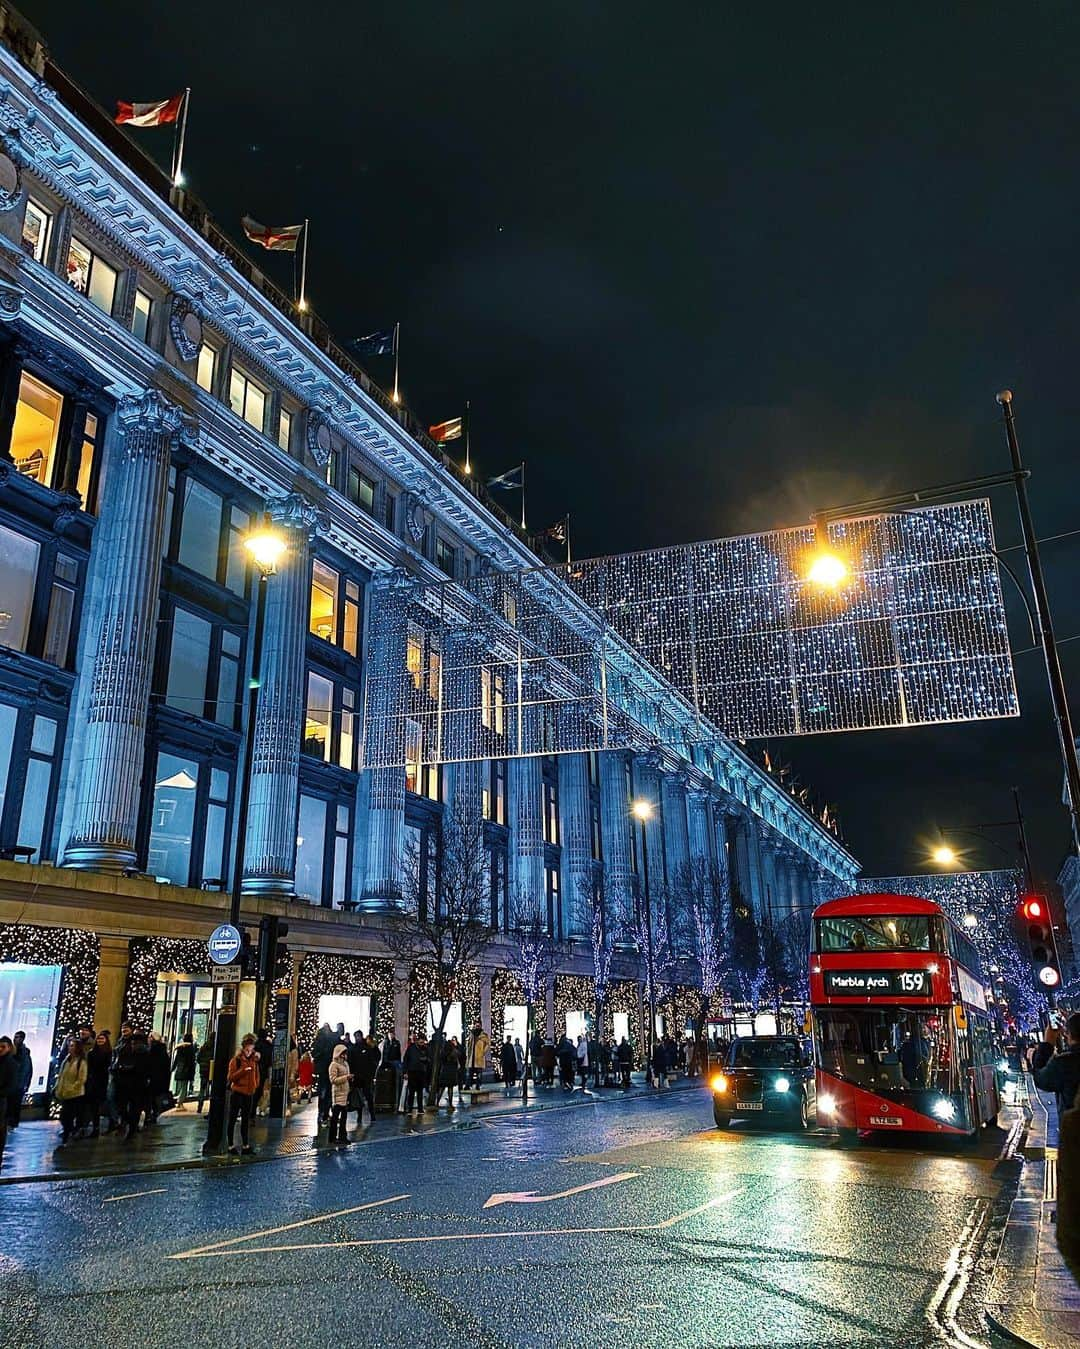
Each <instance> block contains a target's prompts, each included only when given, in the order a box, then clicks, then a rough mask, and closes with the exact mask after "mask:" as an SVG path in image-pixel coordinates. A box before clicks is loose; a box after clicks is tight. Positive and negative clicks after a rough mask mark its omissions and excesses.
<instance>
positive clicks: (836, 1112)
mask: <svg viewBox="0 0 1080 1349" xmlns="http://www.w3.org/2000/svg"><path fill="white" fill-rule="evenodd" d="M811 950H812V954H811V957H810V1003H811V1009H812V1016H813V1023H814V1053H815V1057H816V1063H817V1109H818V1123H819V1124H821V1125H824V1126H829V1125H832V1126H833V1127H835V1128H838V1129H839V1130H840V1132H841V1133H854V1132H856V1131H857V1132H869V1131H879V1132H892V1133H895V1132H899V1131H901V1130H919V1131H924V1132H932V1133H940V1134H967V1135H971V1134H974V1133H976V1132H977V1131H978V1130H979V1129H980V1128H981V1127H982V1126H983V1125H985V1124H992V1123H993V1122H994V1121H995V1120H996V1118H997V1113H998V1109H999V1106H1000V1099H999V1096H998V1087H997V1080H996V1076H995V1073H994V1065H995V1061H996V1059H995V1054H994V1044H993V1033H992V1027H993V1022H992V1020H991V1016H990V1012H989V1002H988V996H987V994H988V990H987V987H986V984H985V983H984V981H983V974H982V968H981V962H980V960H979V956H978V953H977V952H976V950H975V948H974V946H972V944H971V942H970V941H969V940H968V938H967V936H965V934H964V933H963V932H962V931H961V930H960V928H958V927H957V926H956V924H955V923H954V922H953V921H952V920H951V919H950V918H949V917H948V916H947V915H946V914H945V913H944V912H943V911H942V910H941V908H940V907H939V906H938V905H937V904H935V903H933V901H931V900H928V899H917V898H915V897H914V896H908V895H852V896H850V897H849V898H845V899H833V900H829V901H828V902H827V903H825V904H821V905H819V907H818V908H817V909H815V910H814V919H813V934H812V947H811Z"/></svg>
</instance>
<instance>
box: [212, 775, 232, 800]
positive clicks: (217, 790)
mask: <svg viewBox="0 0 1080 1349" xmlns="http://www.w3.org/2000/svg"><path fill="white" fill-rule="evenodd" d="M228 799H229V775H228V773H227V772H226V771H225V769H224V768H211V770H210V800H211V801H228Z"/></svg>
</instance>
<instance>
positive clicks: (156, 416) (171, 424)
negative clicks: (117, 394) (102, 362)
mask: <svg viewBox="0 0 1080 1349" xmlns="http://www.w3.org/2000/svg"><path fill="white" fill-rule="evenodd" d="M116 415H117V419H118V420H119V422H120V425H121V427H122V428H123V429H124V430H125V431H126V430H127V428H128V427H129V426H139V427H142V428H143V429H144V430H146V431H156V432H165V433H167V434H169V435H178V434H179V432H180V428H181V427H182V426H183V424H184V420H185V414H184V410H183V408H181V407H180V406H179V405H178V404H176V403H174V402H172V400H171V399H168V398H166V397H165V395H164V394H163V393H162V392H161V390H160V389H154V388H150V389H144V390H143V391H142V393H137V394H125V395H124V397H123V398H121V399H120V402H119V404H118V406H117V409H116Z"/></svg>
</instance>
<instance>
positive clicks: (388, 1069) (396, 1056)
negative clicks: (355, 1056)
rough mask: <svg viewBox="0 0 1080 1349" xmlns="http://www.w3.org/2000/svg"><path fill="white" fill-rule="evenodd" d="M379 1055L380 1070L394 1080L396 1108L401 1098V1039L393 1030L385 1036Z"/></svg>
mask: <svg viewBox="0 0 1080 1349" xmlns="http://www.w3.org/2000/svg"><path fill="white" fill-rule="evenodd" d="M379 1055H380V1058H379V1068H380V1071H381V1072H383V1073H385V1074H386V1075H387V1076H389V1077H392V1078H393V1080H394V1108H395V1109H396V1108H397V1107H398V1105H399V1104H400V1099H401V1041H400V1040H399V1039H398V1038H397V1035H396V1034H395V1033H394V1031H393V1030H391V1031H390V1032H389V1033H388V1034H387V1035H385V1036H383V1042H382V1044H381V1045H380V1047H379Z"/></svg>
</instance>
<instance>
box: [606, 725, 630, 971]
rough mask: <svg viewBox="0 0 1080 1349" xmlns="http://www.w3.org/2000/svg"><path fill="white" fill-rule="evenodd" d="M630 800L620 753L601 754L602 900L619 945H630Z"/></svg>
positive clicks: (624, 761) (611, 751) (617, 751)
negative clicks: (605, 905)
mask: <svg viewBox="0 0 1080 1349" xmlns="http://www.w3.org/2000/svg"><path fill="white" fill-rule="evenodd" d="M631 823H632V820H631V816H630V801H629V797H628V795H627V791H626V759H625V756H624V753H623V751H621V750H605V751H604V752H603V753H602V754H601V755H600V833H601V837H602V839H603V845H604V899H605V902H606V904H607V909H608V912H607V915H606V916H607V921H608V923H609V924H610V925H611V927H612V929H613V931H614V933H615V936H616V941H617V942H618V944H619V945H620V946H623V947H625V946H628V945H629V946H632V945H633V941H632V939H631V938H630V937H629V936H628V935H627V933H628V929H629V927H630V925H631V923H632V921H633V915H634V889H633V872H632V871H631V868H630V826H631Z"/></svg>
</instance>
